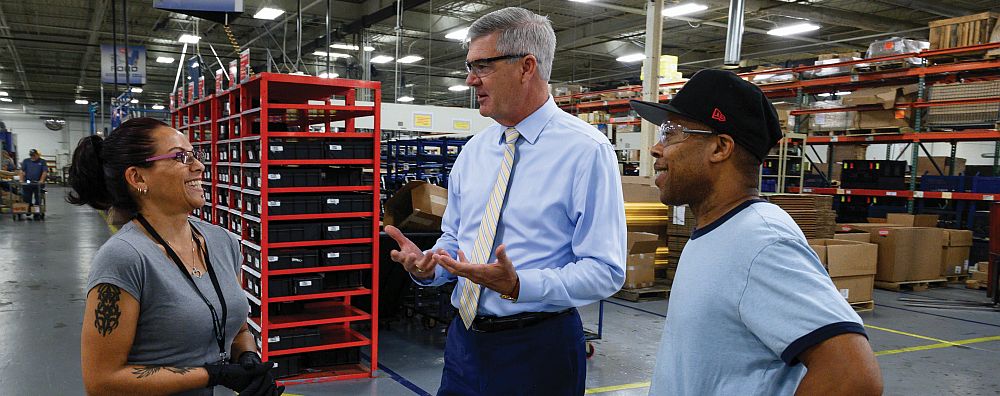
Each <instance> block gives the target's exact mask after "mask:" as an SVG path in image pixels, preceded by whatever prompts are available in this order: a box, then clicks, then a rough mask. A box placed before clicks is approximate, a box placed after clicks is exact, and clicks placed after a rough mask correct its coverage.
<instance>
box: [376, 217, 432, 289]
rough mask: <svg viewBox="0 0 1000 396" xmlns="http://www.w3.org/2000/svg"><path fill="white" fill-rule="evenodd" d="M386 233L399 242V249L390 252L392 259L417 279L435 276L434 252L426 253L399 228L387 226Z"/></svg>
mask: <svg viewBox="0 0 1000 396" xmlns="http://www.w3.org/2000/svg"><path fill="white" fill-rule="evenodd" d="M385 233H386V234H387V235H389V237H390V238H392V239H393V240H395V241H396V243H398V244H399V250H395V249H393V250H392V251H391V252H389V256H390V257H391V258H392V261H395V262H397V263H400V264H402V265H403V269H405V270H406V272H409V273H410V274H411V275H413V277H414V278H417V279H421V280H424V279H431V278H433V277H434V268H435V267H437V264H435V263H434V260H433V257H434V254H432V253H430V252H427V254H424V252H423V251H422V250H420V248H419V247H417V245H416V244H414V243H413V241H410V239H409V238H407V237H406V236H404V235H403V233H402V232H401V231H399V229H398V228H396V227H393V226H388V225H387V226H385Z"/></svg>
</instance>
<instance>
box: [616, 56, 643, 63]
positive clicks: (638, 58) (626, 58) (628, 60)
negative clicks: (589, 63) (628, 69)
mask: <svg viewBox="0 0 1000 396" xmlns="http://www.w3.org/2000/svg"><path fill="white" fill-rule="evenodd" d="M643 59H646V55H645V54H628V55H622V56H619V57H618V58H617V59H615V60H617V61H619V62H622V63H633V62H639V61H641V60H643Z"/></svg>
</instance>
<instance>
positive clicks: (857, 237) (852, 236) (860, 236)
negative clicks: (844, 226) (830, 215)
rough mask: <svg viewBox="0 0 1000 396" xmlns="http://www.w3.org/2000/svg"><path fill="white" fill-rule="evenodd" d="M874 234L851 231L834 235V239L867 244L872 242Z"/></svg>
mask: <svg viewBox="0 0 1000 396" xmlns="http://www.w3.org/2000/svg"><path fill="white" fill-rule="evenodd" d="M871 235H872V234H869V233H867V232H864V231H849V232H840V233H836V234H834V235H833V239H839V240H842V241H855V242H866V243H870V242H871V240H872V236H871ZM876 251H877V250H876Z"/></svg>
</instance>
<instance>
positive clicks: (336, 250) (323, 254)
mask: <svg viewBox="0 0 1000 396" xmlns="http://www.w3.org/2000/svg"><path fill="white" fill-rule="evenodd" d="M371 261H372V248H371V246H351V245H345V246H331V247H328V248H323V249H321V250H320V251H319V265H320V266H332V265H350V264H370V263H371Z"/></svg>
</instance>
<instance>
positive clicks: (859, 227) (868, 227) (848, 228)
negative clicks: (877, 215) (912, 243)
mask: <svg viewBox="0 0 1000 396" xmlns="http://www.w3.org/2000/svg"><path fill="white" fill-rule="evenodd" d="M893 227H897V228H898V227H906V226H905V225H902V224H891V223H883V224H874V223H840V224H837V232H853V231H861V232H867V233H869V234H873V233H875V231H878V230H881V229H883V228H893ZM869 237H870V238H869V239H868V241H869V242H872V243H874V242H875V237H874V236H873V235H869Z"/></svg>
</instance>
